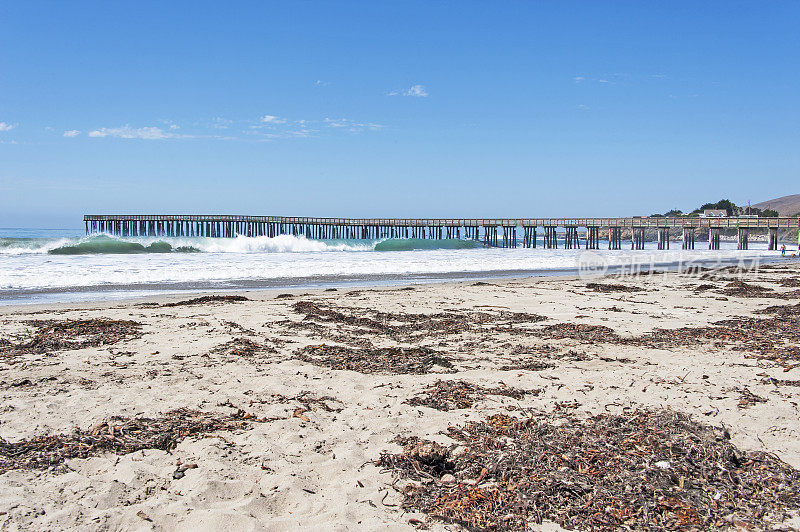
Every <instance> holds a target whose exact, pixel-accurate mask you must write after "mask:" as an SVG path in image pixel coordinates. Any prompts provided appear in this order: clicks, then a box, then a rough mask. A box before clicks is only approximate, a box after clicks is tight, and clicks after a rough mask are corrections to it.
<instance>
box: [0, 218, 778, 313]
mask: <svg viewBox="0 0 800 532" xmlns="http://www.w3.org/2000/svg"><path fill="white" fill-rule="evenodd" d="M82 233H83V231H82V230H48V229H8V228H7V229H3V228H0V304H6V305H8V304H26V303H50V302H71V301H92V300H105V299H119V298H126V297H135V296H143V295H149V294H161V293H172V292H180V291H187V290H190V291H210V290H214V291H220V290H236V289H269V288H272V289H274V288H319V287H336V286H364V285H376V284H398V283H405V282H432V281H437V280H447V279H452V280H463V279H487V278H501V277H514V276H533V275H558V274H564V275H567V274H575V273H580V274H583V273H586V272H588V271H590V270H591V271H592V272H594V273H598V272H599V273H603V272H606V271H611V272H614V271H620V270H622V271H628V270H633V269H643V270H646V269H653V268H661V269H669V268H675V267H678V265H680V264H686V263H689V262H691V263H696V264H701V263H702V264H706V265H708V264H711V265H715V264H730V263H736V262H738V261H743V260H744V261H767V260H775V259H778V258H780V252H775V251H767V250H766V244H765V243H763V242H757V243H751V249H750V250H748V251H737V250H736V244H735V243H734V242H723V243H722V249H720V250H719V251H709V250H707V249H702V248H703V247H704V246H706V245H707V244H705V243H704V242H697V248H698V249H697V250H694V251H682V250H681V249H680V243H679V242H678V243H675V242H673V243H672V244H673V246H672V247H673V249H671V250H667V251H661V250H656V243H655V242H648V243H647V245H646V249H645V250H640V251H633V250H630V249H622V250H619V251H609V250H607V249H603V248H604V247H607V242H601V245H600V247H601V249H600V250H599V251H585V250H575V249H544V248H543V247H542V244H541V241H540V242H539V247H537V248H535V249H526V248H522V247H518V248H514V249H500V248H485V247H483V245H482V244H481V243H479V242H475V241H469V240H456V239H449V240H423V239H382V240H310V239H306V238H304V237H293V236H289V235H282V236H277V237H274V238H270V237H255V238H249V237H245V236H238V237H236V238H205V237H179V238H165V237H116V236H111V235H105V234H100V235H92V236H84V235H83V234H82ZM625 244H626V243H624V242H623V248H625ZM559 245H563V242H559ZM628 246H629V244H628ZM676 247H677V248H678V249H675V248H676Z"/></svg>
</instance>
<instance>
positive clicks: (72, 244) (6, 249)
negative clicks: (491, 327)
mask: <svg viewBox="0 0 800 532" xmlns="http://www.w3.org/2000/svg"><path fill="white" fill-rule="evenodd" d="M474 247H480V244H479V243H478V242H474V241H471V240H459V239H441V240H436V239H430V240H428V239H419V238H407V239H384V240H311V239H308V238H306V237H304V236H297V237H295V236H291V235H279V236H276V237H267V236H259V237H246V236H241V235H239V236H237V237H235V238H206V237H176V238H165V237H118V236H112V235H108V234H99V235H91V236H85V237H80V238H0V255H24V254H45V253H46V254H50V255H102V254H108V255H132V254H142V253H301V252H325V251H413V250H435V249H470V248H474Z"/></svg>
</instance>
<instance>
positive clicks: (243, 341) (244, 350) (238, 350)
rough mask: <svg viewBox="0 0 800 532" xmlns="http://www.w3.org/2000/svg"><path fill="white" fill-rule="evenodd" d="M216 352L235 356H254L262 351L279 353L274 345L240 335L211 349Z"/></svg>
mask: <svg viewBox="0 0 800 532" xmlns="http://www.w3.org/2000/svg"><path fill="white" fill-rule="evenodd" d="M211 352H212V353H214V354H221V355H230V356H235V357H243V358H252V357H255V356H256V355H259V354H262V353H277V352H278V350H277V349H275V348H274V347H271V346H268V345H264V344H260V343H258V342H254V341H253V340H250V339H249V338H245V337H243V336H239V337H236V338H234V339H233V340H229V341H227V342H225V343H224V344H220V345H218V346H217V347H215V348H214V349H212V350H211Z"/></svg>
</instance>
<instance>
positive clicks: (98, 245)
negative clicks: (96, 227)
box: [48, 236, 200, 255]
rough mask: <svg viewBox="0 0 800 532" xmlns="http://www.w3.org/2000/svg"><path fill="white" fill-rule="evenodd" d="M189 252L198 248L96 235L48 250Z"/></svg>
mask: <svg viewBox="0 0 800 532" xmlns="http://www.w3.org/2000/svg"><path fill="white" fill-rule="evenodd" d="M173 251H174V252H179V253H191V252H198V251H200V250H199V249H196V248H193V247H191V246H179V247H176V248H173V247H172V246H171V245H170V244H168V243H167V242H164V241H161V240H159V241H157V242H153V243H152V244H149V245H147V246H145V245H144V244H139V243H138V242H127V241H125V240H118V239H115V238H109V237H107V236H96V237H92V238H91V239H89V240H86V241H84V242H80V243H78V244H74V245H65V246H61V247H57V248H55V249H51V250H49V251H48V253H49V254H51V255H94V254H116V255H128V254H133V253H172V252H173Z"/></svg>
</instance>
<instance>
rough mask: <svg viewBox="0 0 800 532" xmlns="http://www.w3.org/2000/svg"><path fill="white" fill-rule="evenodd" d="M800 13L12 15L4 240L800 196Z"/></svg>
mask: <svg viewBox="0 0 800 532" xmlns="http://www.w3.org/2000/svg"><path fill="white" fill-rule="evenodd" d="M799 23H800V2H795V1H791V2H790V1H774V2H747V3H743V2H732V1H724V2H694V1H692V2H678V1H671V2H641V1H631V2H597V1H587V2H569V1H552V2H534V1H529V2H521V1H515V2H468V1H458V2H431V1H426V2H383V1H381V2H333V1H325V2H281V3H268V2H226V3H222V2H197V1H193V2H144V1H140V2H108V1H106V2H88V1H87V2H55V1H54V2H38V1H32V0H25V1H23V2H16V1H12V0H6V1H4V2H3V3H2V4H0V226H5V227H16V226H39V227H41V226H53V227H59V226H62V227H80V225H81V222H80V219H81V215H82V214H83V213H87V212H92V213H111V212H130V213H145V212H172V213H195V212H198V213H235V214H275V215H310V216H437V217H451V216H465V217H473V216H474V217H479V216H508V217H515V216H562V215H563V216H580V215H587V216H589V215H596V216H601V215H637V214H649V213H652V212H663V211H665V210H668V209H670V208H673V207H677V208H682V209H691V208H694V207H696V206H697V205H699V204H700V203H704V202H706V201H715V200H717V199H720V198H722V197H727V198H730V199H731V200H733V201H735V202H737V203H746V202H747V200H752V201H753V202H757V201H761V200H764V199H769V198H772V197H776V196H782V195H786V194H794V193H800V188H798V186H797V182H798V177H800V100H799V99H798V95H800V68H798V66H800V32H798V30H797V28H798V25H799Z"/></svg>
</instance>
